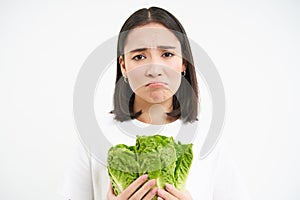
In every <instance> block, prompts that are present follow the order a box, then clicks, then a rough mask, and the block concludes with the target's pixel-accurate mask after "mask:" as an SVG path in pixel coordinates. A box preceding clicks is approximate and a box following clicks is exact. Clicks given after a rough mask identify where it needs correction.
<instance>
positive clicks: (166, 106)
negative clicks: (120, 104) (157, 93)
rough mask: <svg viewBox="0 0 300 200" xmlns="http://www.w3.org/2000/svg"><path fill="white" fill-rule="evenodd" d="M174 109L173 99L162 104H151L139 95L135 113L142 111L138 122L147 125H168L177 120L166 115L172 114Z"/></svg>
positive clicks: (134, 107) (134, 109) (135, 101)
mask: <svg viewBox="0 0 300 200" xmlns="http://www.w3.org/2000/svg"><path fill="white" fill-rule="evenodd" d="M172 109H173V103H172V97H171V98H170V99H168V100H166V101H164V102H161V103H149V102H147V101H145V100H143V99H142V98H140V97H138V96H137V95H136V96H135V98H134V104H133V111H134V112H135V113H136V112H138V111H140V110H141V111H142V114H141V115H140V116H139V117H138V118H137V120H139V121H142V122H144V123H147V124H167V123H170V122H173V121H175V120H176V119H175V118H173V117H170V116H168V115H167V114H166V113H169V112H171V111H172Z"/></svg>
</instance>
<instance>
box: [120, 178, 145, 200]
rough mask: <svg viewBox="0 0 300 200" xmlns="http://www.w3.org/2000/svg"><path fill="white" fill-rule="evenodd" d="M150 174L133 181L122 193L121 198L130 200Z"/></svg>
mask: <svg viewBox="0 0 300 200" xmlns="http://www.w3.org/2000/svg"><path fill="white" fill-rule="evenodd" d="M147 178H148V174H144V175H142V176H140V177H138V178H137V179H136V180H135V181H133V182H132V183H131V184H130V185H129V186H128V187H127V188H126V189H125V190H124V191H123V192H122V193H121V195H120V196H121V197H122V198H124V199H128V198H129V197H130V196H131V195H132V194H133V193H134V192H135V191H136V190H137V189H138V188H139V187H140V186H141V185H142V184H143V183H145V182H146V181H147Z"/></svg>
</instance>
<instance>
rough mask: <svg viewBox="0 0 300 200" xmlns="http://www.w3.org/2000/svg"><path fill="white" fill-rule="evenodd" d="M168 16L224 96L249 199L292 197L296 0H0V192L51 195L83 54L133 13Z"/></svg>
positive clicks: (298, 147)
mask: <svg viewBox="0 0 300 200" xmlns="http://www.w3.org/2000/svg"><path fill="white" fill-rule="evenodd" d="M152 5H156V6H161V7H163V8H165V9H167V10H169V11H170V12H171V13H173V14H174V15H175V16H176V17H177V18H178V19H179V20H180V21H181V22H182V24H183V25H184V27H185V29H186V32H187V34H188V36H189V37H190V38H192V39H193V40H194V41H196V42H197V43H198V44H199V45H201V47H202V48H203V49H204V50H205V51H206V52H207V53H208V55H209V56H210V57H211V59H212V60H213V62H214V64H215V65H216V67H217V69H218V71H219V73H220V76H221V78H222V81H223V84H224V87H225V93H226V99H227V101H226V105H227V107H226V122H225V126H224V130H223V136H224V137H226V138H227V140H228V142H229V144H230V147H231V150H232V153H233V156H234V159H235V160H236V163H237V165H238V167H239V169H240V171H241V173H242V175H243V177H244V179H245V183H246V186H247V187H248V190H249V193H250V195H251V196H252V198H253V199H255V200H282V199H288V200H298V199H300V192H299V190H298V189H299V185H300V173H299V171H300V160H299V155H298V154H299V153H298V152H299V151H300V136H299V133H300V128H299V119H300V115H299V112H300V106H299V104H298V102H300V90H299V89H300V88H299V85H300V81H299V75H300V73H299V72H300V70H299V67H300V61H299V52H300V47H299V45H300V41H299V35H300V21H299V19H300V14H299V13H300V12H299V10H300V4H299V2H298V1H292V0H290V1H271V0H270V1H265V0H262V1H250V0H247V1H197V2H196V1H194V2H192V1H187V0H185V1H180V2H174V1H116V0H115V1H112V0H110V1H108V2H107V3H102V2H100V1H74V0H72V1H45V0H43V1H33V0H31V1H30V0H29V1H16V0H13V1H11V0H10V1H8V0H5V1H0V92H1V93H0V102H1V103H0V199H5V200H15V199H22V200H24V199H26V200H27V199H28V200H33V199H44V200H48V199H49V200H58V199H60V197H59V196H58V195H57V194H56V192H57V190H58V188H59V184H60V182H61V180H62V176H63V173H64V170H65V168H66V165H67V162H68V159H67V158H68V156H69V155H70V153H71V149H72V146H73V145H74V143H75V142H76V141H77V135H76V131H75V124H74V121H73V113H72V112H73V111H72V95H73V87H74V83H75V80H76V76H77V73H78V72H79V70H80V67H81V65H82V64H83V62H84V61H85V59H86V58H87V56H88V55H89V54H90V53H91V52H92V51H93V50H94V49H95V48H96V47H97V46H98V45H100V44H101V43H102V42H103V41H105V40H107V39H109V38H110V37H112V36H115V35H116V34H117V33H118V31H119V30H120V28H121V25H122V24H123V22H124V20H126V19H127V17H128V16H129V15H130V14H132V12H134V11H135V10H137V9H139V8H142V7H149V6H152Z"/></svg>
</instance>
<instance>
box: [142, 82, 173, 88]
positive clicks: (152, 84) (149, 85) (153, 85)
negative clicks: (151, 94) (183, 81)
mask: <svg viewBox="0 0 300 200" xmlns="http://www.w3.org/2000/svg"><path fill="white" fill-rule="evenodd" d="M165 85H168V84H167V83H164V82H151V83H148V84H146V87H163V86H165Z"/></svg>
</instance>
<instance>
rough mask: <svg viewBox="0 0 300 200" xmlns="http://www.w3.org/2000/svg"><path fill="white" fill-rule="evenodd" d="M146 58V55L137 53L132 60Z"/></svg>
mask: <svg viewBox="0 0 300 200" xmlns="http://www.w3.org/2000/svg"><path fill="white" fill-rule="evenodd" d="M145 58H146V57H145V56H143V55H136V56H134V57H133V58H132V60H136V61H138V60H143V59H145Z"/></svg>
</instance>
